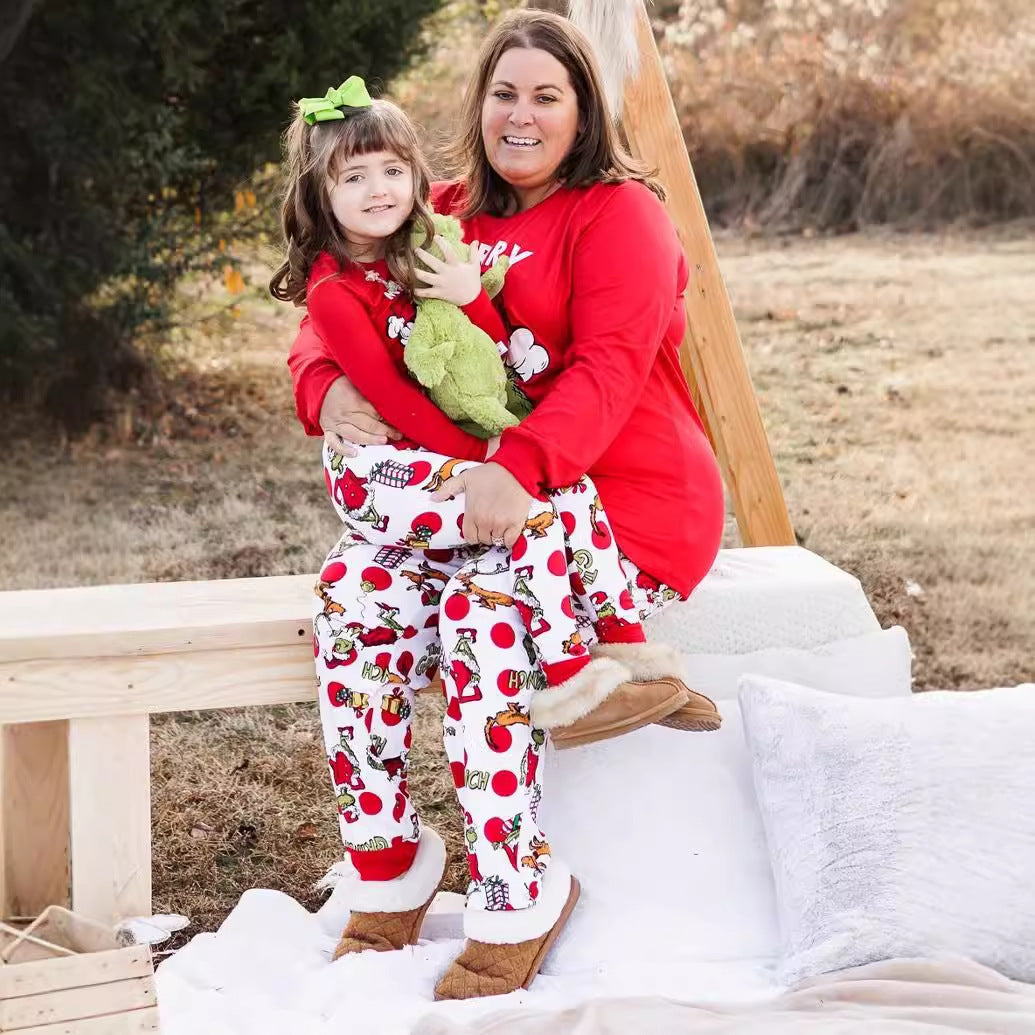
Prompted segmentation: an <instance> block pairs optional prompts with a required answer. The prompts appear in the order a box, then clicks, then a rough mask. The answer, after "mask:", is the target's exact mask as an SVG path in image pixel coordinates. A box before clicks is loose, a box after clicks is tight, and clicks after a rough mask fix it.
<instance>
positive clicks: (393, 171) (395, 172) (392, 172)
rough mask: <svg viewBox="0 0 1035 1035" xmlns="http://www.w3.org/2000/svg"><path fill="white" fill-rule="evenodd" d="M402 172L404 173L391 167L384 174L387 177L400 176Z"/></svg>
mask: <svg viewBox="0 0 1035 1035" xmlns="http://www.w3.org/2000/svg"><path fill="white" fill-rule="evenodd" d="M403 172H404V170H402V169H399V168H396V167H393V168H391V169H386V170H385V173H386V174H387V175H389V176H402V174H403Z"/></svg>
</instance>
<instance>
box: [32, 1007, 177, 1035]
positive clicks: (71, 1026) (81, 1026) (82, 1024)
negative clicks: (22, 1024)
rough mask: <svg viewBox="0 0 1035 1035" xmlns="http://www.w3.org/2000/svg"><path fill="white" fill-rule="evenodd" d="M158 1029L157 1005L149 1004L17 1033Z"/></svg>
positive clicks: (130, 1034)
mask: <svg viewBox="0 0 1035 1035" xmlns="http://www.w3.org/2000/svg"><path fill="white" fill-rule="evenodd" d="M158 1030H159V1024H158V1007H157V1006H151V1007H148V1008H146V1009H144V1010H133V1011H131V1012H130V1013H120V1014H112V1015H109V1016H107V1017H90V1018H87V1019H84V1020H77V1021H65V1022H61V1023H58V1024H45V1025H42V1026H40V1027H33V1028H22V1030H21V1031H19V1032H18V1035H144V1033H145V1032H152V1031H158Z"/></svg>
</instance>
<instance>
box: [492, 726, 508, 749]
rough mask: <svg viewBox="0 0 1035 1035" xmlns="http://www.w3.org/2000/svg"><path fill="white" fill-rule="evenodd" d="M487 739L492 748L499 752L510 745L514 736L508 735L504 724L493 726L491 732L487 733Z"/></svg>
mask: <svg viewBox="0 0 1035 1035" xmlns="http://www.w3.org/2000/svg"><path fill="white" fill-rule="evenodd" d="M488 739H489V740H490V741H491V744H492V750H493V751H498V752H500V754H502V753H503V752H504V751H506V750H508V749H509V748H510V745H511V744H513V743H514V738H513V737H512V736H511V735H510V730H508V729H507V727H506V726H493V727H492V733H490V734H489V735H488Z"/></svg>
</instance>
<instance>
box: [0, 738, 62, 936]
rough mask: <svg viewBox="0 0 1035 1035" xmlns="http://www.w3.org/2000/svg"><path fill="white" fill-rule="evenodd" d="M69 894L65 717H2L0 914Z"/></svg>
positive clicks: (31, 909)
mask: <svg viewBox="0 0 1035 1035" xmlns="http://www.w3.org/2000/svg"><path fill="white" fill-rule="evenodd" d="M68 900H69V865H68V723H67V722H39V723H35V722H34V723H29V724H27V725H22V726H4V725H3V720H2V719H0V917H5V916H37V915H39V914H40V913H42V912H43V910H44V909H46V907H47V906H49V905H51V904H54V903H56V904H62V903H67V902H68Z"/></svg>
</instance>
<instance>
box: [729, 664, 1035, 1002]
mask: <svg viewBox="0 0 1035 1035" xmlns="http://www.w3.org/2000/svg"><path fill="white" fill-rule="evenodd" d="M740 703H741V710H742V713H743V716H744V729H745V734H746V736H747V741H748V750H749V752H750V756H751V766H752V772H753V778H754V784H755V792H756V795H757V799H758V804H759V808H760V810H761V813H762V821H763V825H764V827H765V832H766V839H767V843H768V846H769V856H770V861H771V863H772V868H773V876H774V880H775V885H776V898H777V913H778V917H779V924H780V931H781V943H782V955H783V968H782V970H783V973H782V975H781V976H782V978H783V979H784V980H786V981H788V982H795V981H798V980H800V979H802V978H805V977H809V976H812V975H815V974H819V973H823V972H827V971H832V970H840V969H843V968H845V967H853V966H856V965H859V964H862V963H868V962H871V961H873V960H879V959H889V958H894V957H903V956H932V955H937V954H945V953H951V954H958V955H961V956H967V957H970V958H971V959H975V960H977V961H978V962H979V963H984V964H986V965H987V966H990V967H993V968H995V969H996V970H998V971H1000V972H1002V973H1003V974H1006V975H1007V976H1008V977H1012V978H1016V979H1018V980H1021V981H1035V807H1033V805H1035V685H1032V684H1027V685H1025V686H1019V687H1014V688H1011V689H998V690H982V691H974V692H970V693H951V692H944V691H941V692H932V693H926V694H918V695H916V696H914V697H911V698H885V699H879V700H872V699H871V700H863V699H858V698H851V697H845V696H842V695H834V694H828V693H823V692H820V691H817V690H810V689H807V688H805V687H801V686H796V685H794V684H791V683H782V682H779V681H777V680H774V679H770V678H766V677H764V676H753V675H745V676H744V677H743V678H742V679H741V681H740Z"/></svg>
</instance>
